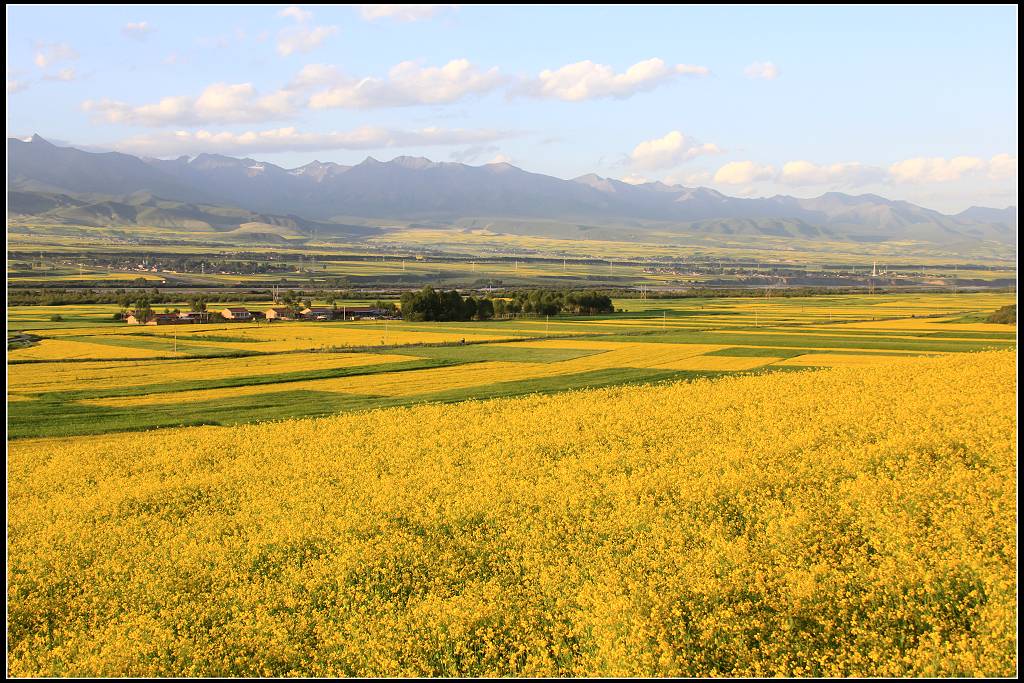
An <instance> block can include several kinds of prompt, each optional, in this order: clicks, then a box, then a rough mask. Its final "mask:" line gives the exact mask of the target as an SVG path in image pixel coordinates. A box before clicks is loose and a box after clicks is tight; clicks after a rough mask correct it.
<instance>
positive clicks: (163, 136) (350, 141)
mask: <svg viewBox="0 0 1024 683" xmlns="http://www.w3.org/2000/svg"><path fill="white" fill-rule="evenodd" d="M514 135H515V133H514V132H509V131H498V130H486V129H476V130H467V129H459V128H449V129H445V128H420V129H416V130H395V129H389V128H381V127H373V126H364V127H362V128H357V129H355V130H351V131H345V132H331V133H303V132H300V131H299V130H297V129H296V128H291V127H289V128H277V129H272V130H261V131H247V132H243V133H234V132H228V131H223V132H212V131H206V130H199V131H175V132H173V133H159V134H155V135H144V136H138V137H134V138H130V139H127V140H124V141H122V142H120V143H117V144H115V145H112V146H113V147H114V148H116V149H119V150H121V151H125V152H131V153H133V154H144V155H149V156H178V155H181V154H198V153H200V152H216V153H221V154H243V155H244V154H252V153H275V152H315V151H322V150H332V149H350V150H368V149H384V148H390V147H426V146H447V145H472V144H484V143H488V142H493V141H496V140H500V139H504V138H508V137H512V136H514Z"/></svg>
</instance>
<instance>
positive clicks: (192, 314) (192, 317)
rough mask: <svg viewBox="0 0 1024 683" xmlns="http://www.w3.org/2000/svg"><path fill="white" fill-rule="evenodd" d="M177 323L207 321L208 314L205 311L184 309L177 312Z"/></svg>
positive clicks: (208, 320)
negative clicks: (182, 311) (181, 311)
mask: <svg viewBox="0 0 1024 683" xmlns="http://www.w3.org/2000/svg"><path fill="white" fill-rule="evenodd" d="M178 318H179V320H178V322H179V323H186V324H187V323H208V322H210V314H209V313H207V312H206V311H185V312H184V313H179V314H178Z"/></svg>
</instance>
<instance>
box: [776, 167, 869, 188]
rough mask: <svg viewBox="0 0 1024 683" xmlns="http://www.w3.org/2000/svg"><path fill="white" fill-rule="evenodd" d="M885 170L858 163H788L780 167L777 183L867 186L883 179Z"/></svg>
mask: <svg viewBox="0 0 1024 683" xmlns="http://www.w3.org/2000/svg"><path fill="white" fill-rule="evenodd" d="M885 176H886V172H885V169H881V168H876V167H873V166H865V165H864V164H861V163H860V162H856V161H851V162H845V163H837V164H829V165H821V166H819V165H817V164H814V163H811V162H810V161H789V162H786V164H784V165H783V167H782V173H781V174H780V176H779V182H780V183H783V184H785V185H792V186H801V185H846V186H856V185H869V184H871V183H877V182H881V181H883V180H884V179H885Z"/></svg>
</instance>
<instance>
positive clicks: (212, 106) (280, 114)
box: [82, 83, 298, 126]
mask: <svg viewBox="0 0 1024 683" xmlns="http://www.w3.org/2000/svg"><path fill="white" fill-rule="evenodd" d="M297 105H298V96H297V94H296V93H294V92H292V91H288V90H278V91H276V92H274V93H271V94H269V95H263V96H261V95H259V93H258V92H257V91H256V88H254V87H253V85H252V84H251V83H235V84H228V83H214V84H213V85H211V86H209V87H207V88H206V89H205V90H204V91H203V92H202V93H201V94H200V95H199V96H198V97H189V96H178V97H165V98H163V99H161V100H160V101H159V102H156V103H154V104H144V105H141V106H132V105H130V104H127V103H125V102H119V101H115V100H109V99H103V100H86V101H85V102H83V103H82V109H83V110H85V111H87V112H89V113H91V114H93V115H94V117H95V118H96V119H97V120H99V121H101V122H105V123H118V124H128V125H136V126H167V125H202V124H209V123H254V122H258V121H272V120H281V119H284V118H287V117H289V116H292V115H294V114H295V111H296V106H297Z"/></svg>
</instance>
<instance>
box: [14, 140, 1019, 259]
mask: <svg viewBox="0 0 1024 683" xmlns="http://www.w3.org/2000/svg"><path fill="white" fill-rule="evenodd" d="M7 148H8V157H9V180H8V192H9V193H13V192H21V193H25V196H21V197H19V199H18V205H19V206H20V207H21V210H22V211H24V212H25V214H26V215H30V216H37V217H39V218H40V219H43V218H50V219H53V220H59V221H67V222H73V220H74V219H75V218H76V217H77V216H78V215H80V214H81V212H82V208H81V207H71V208H70V209H69V208H68V207H64V206H62V207H53V208H52V209H47V208H46V207H47V206H48V205H49V204H48V202H49V201H50V200H48V199H46V198H30V197H29V196H27V193H38V192H44V193H57V194H63V195H70V196H75V197H78V196H81V195H94V196H95V195H101V196H102V197H101V199H102V200H104V201H112V202H114V203H115V204H117V203H123V202H124V198H125V197H130V196H131V195H133V194H135V193H139V192H144V193H147V194H149V195H152V196H154V197H160V198H161V199H163V200H169V201H173V202H179V203H184V204H189V205H210V204H217V205H230V206H235V207H241V208H242V209H244V210H246V211H250V212H255V213H260V214H271V215H284V216H292V217H296V216H302V217H303V218H304V219H307V220H311V221H317V222H321V223H332V222H356V223H358V222H360V221H368V222H371V223H372V222H374V221H382V222H399V223H402V222H405V223H409V222H415V223H418V224H423V225H427V226H435V227H445V226H448V225H451V224H452V223H453V222H459V221H466V220H476V219H501V220H507V221H511V222H512V224H513V225H515V226H517V227H516V228H515V230H514V232H517V233H520V234H534V235H536V234H544V235H548V236H553V237H565V238H571V239H576V238H579V237H580V231H579V227H578V226H581V225H582V226H591V227H593V228H595V229H597V230H599V231H601V232H602V234H606V235H609V236H610V238H612V239H632V240H639V241H656V240H657V234H659V233H668V234H676V235H695V236H702V237H706V236H715V237H721V238H731V237H735V236H745V235H749V236H762V237H775V238H792V239H800V240H817V241H837V240H838V241H846V242H854V243H857V242H860V243H878V242H885V241H908V240H910V241H920V242H925V243H934V244H939V245H955V244H976V243H978V242H979V241H981V240H987V241H991V242H993V243H995V244H1001V245H1006V246H1010V245H1015V244H1016V239H1017V231H1016V211H1015V210H1014V209H1012V208H1011V209H1006V210H999V209H986V208H982V207H974V208H973V209H969V210H967V211H965V212H962V213H961V214H958V215H956V216H948V215H945V214H941V213H939V212H937V211H932V210H930V209H925V208H922V207H919V206H916V205H914V204H911V203H909V202H903V201H892V200H888V199H885V198H883V197H879V196H877V195H859V196H851V195H846V194H842V193H837V192H830V193H827V194H824V195H822V196H820V197H817V198H812V199H800V198H795V197H788V196H781V195H780V196H775V197H768V198H761V199H744V198H736V197H729V196H727V195H724V194H722V193H720V192H717V191H715V190H712V189H709V188H703V187H701V188H687V187H683V186H679V185H672V186H670V185H665V184H663V183H646V184H642V185H630V184H628V183H624V182H621V181H618V180H614V179H608V178H601V177H599V176H596V175H593V174H591V175H585V176H581V177H579V178H576V179H574V180H563V179H560V178H554V177H551V176H547V175H543V174H538V173H530V172H527V171H524V170H522V169H519V168H517V167H515V166H512V165H510V164H506V163H495V164H486V165H483V166H469V165H466V164H460V163H446V162H441V163H439V162H433V161H430V160H429V159H424V158H420V157H398V158H395V159H393V160H391V161H388V162H382V161H378V160H376V159H374V158H372V157H369V158H367V159H366V160H365V161H363V162H362V163H359V164H357V165H355V166H343V165H339V164H332V163H321V162H318V161H317V162H312V163H310V164H307V165H305V166H301V167H299V168H294V169H285V168H282V167H280V166H276V165H274V164H271V163H267V162H263V161H258V160H256V159H249V158H245V159H236V158H233V157H227V156H221V155H215V154H200V155H198V156H196V157H194V158H192V159H189V158H188V157H180V158H178V159H174V160H163V159H140V158H137V157H133V156H131V155H126V154H117V153H109V154H95V153H89V152H83V151H80V150H76V149H73V148H65V147H56V146H54V145H52V144H50V143H48V142H46V141H45V140H43V139H42V138H40V137H39V136H34V137H33V138H31V140H29V141H27V142H26V141H21V140H17V139H13V138H9V139H8V143H7ZM61 201H67V200H61ZM129 203H131V202H129ZM156 208H160V209H161V211H147V212H144V213H143V214H140V215H133V214H132V212H131V210H129V209H126V208H125V207H122V206H119V205H117V206H108V205H103V206H97V207H94V208H91V209H88V210H86V218H87V219H88V220H90V221H93V222H90V223H86V224H88V225H93V224H95V221H103V220H108V219H109V220H111V221H115V222H117V224H124V225H130V224H133V221H135V222H136V223H138V224H142V223H143V222H144V221H146V220H153V221H157V223H156V224H158V225H179V226H181V227H185V228H190V227H192V226H197V225H201V224H202V223H208V224H210V225H215V224H216V223H217V221H216V220H214V221H212V222H211V221H210V220H208V217H207V216H183V215H181V214H180V213H179V212H177V210H176V209H174V208H173V207H172V208H166V209H165V208H163V207H156ZM51 210H55V211H56V214H55V215H51V216H47V215H46V214H47V213H48V212H49V211H51ZM168 211H170V213H168ZM189 211H191V209H189ZM192 221H198V222H192ZM270 222H271V223H273V221H270ZM552 226H554V228H553V229H552ZM299 229H300V230H302V228H299Z"/></svg>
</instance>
